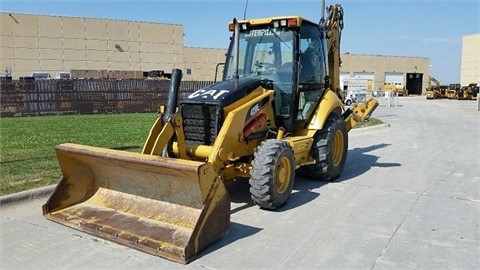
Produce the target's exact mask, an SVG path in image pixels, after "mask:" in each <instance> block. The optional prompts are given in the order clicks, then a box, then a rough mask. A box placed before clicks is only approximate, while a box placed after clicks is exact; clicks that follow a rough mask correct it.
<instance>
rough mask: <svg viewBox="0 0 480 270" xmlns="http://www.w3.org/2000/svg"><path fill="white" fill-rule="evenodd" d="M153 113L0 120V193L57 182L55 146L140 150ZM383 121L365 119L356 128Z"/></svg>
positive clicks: (153, 118) (58, 169)
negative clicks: (61, 144)
mask: <svg viewBox="0 0 480 270" xmlns="http://www.w3.org/2000/svg"><path fill="white" fill-rule="evenodd" d="M155 119H156V114H155V113H132V114H103V115H64V116H41V117H16V118H2V119H0V142H1V144H0V166H1V167H0V195H5V194H10V193H15V192H19V191H23V190H27V189H31V188H36V187H41V186H46V185H50V184H54V183H57V182H58V181H59V180H60V177H61V171H60V168H59V165H58V161H57V158H56V156H55V150H54V147H55V145H57V144H60V143H64V142H72V143H78V144H83V145H91V146H98V147H104V148H117V149H123V150H126V151H132V152H141V150H142V148H143V144H144V142H145V140H146V139H147V136H148V133H149V131H150V128H151V126H152V124H153V123H154V121H155ZM381 123H383V122H382V121H380V120H378V119H374V118H372V119H370V121H368V122H365V123H358V124H357V125H356V126H355V128H361V127H364V126H372V125H377V124H381Z"/></svg>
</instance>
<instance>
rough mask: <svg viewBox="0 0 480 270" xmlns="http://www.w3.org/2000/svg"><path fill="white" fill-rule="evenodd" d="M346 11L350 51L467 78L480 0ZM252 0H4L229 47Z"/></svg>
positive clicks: (194, 43)
mask: <svg viewBox="0 0 480 270" xmlns="http://www.w3.org/2000/svg"><path fill="white" fill-rule="evenodd" d="M326 2H327V5H328V4H333V3H339V4H341V5H342V6H343V8H344V12H345V18H344V20H345V28H344V31H343V34H342V44H341V51H342V52H350V53H351V54H369V55H378V54H380V55H395V56H414V57H428V58H430V64H431V67H430V74H431V75H432V76H434V77H435V78H437V79H438V80H440V82H441V83H442V84H449V83H459V82H460V64H461V55H462V37H463V36H465V35H471V34H477V33H480V1H478V0H436V1H435V0H416V1H415V0H403V1H398V0H337V1H333V0H332V1H329V0H327V1H326ZM246 3H247V0H203V1H202V0H197V1H195V0H176V1H174V0H159V1H154V0H143V1H142V0H139V1H133V0H36V1H34V0H30V1H27V0H0V10H1V11H3V12H15V13H27V14H42V15H59V16H75V17H88V18H106V19H119V20H134V21H149V22H159V23H172V24H181V25H183V30H184V35H185V37H184V45H185V46H188V47H204V48H226V47H227V46H228V42H229V37H230V33H229V32H228V30H227V24H228V22H230V21H231V20H232V19H233V18H234V17H235V18H243V17H244V13H245V6H246ZM320 14H321V0H276V1H275V0H248V5H247V10H246V15H247V18H254V17H265V16H276V15H300V16H303V17H305V18H308V19H310V20H312V21H318V20H319V18H320Z"/></svg>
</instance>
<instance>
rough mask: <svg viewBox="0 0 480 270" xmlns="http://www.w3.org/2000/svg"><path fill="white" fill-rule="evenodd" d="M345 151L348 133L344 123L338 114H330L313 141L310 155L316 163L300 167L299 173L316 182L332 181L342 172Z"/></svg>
mask: <svg viewBox="0 0 480 270" xmlns="http://www.w3.org/2000/svg"><path fill="white" fill-rule="evenodd" d="M347 150H348V133H347V127H346V124H345V121H344V120H343V118H342V117H341V116H340V115H339V114H336V113H332V114H331V115H330V116H329V117H328V119H327V121H326V122H325V126H324V127H323V129H322V130H319V131H317V133H316V134H315V137H314V140H313V146H312V150H311V154H310V155H311V156H312V157H313V158H314V159H315V161H316V163H315V164H313V165H306V166H303V167H301V168H300V169H299V173H301V174H302V175H305V176H306V177H309V178H312V179H316V180H324V181H334V180H335V179H337V178H338V177H339V176H340V174H341V173H342V171H343V167H344V166H345V161H346V159H347Z"/></svg>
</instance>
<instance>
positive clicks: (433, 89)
mask: <svg viewBox="0 0 480 270" xmlns="http://www.w3.org/2000/svg"><path fill="white" fill-rule="evenodd" d="M432 82H433V83H435V85H432ZM425 96H426V98H427V99H437V98H443V94H442V92H441V90H440V82H439V81H438V80H437V79H435V78H434V77H432V76H430V79H429V80H428V87H427V91H426V94H425Z"/></svg>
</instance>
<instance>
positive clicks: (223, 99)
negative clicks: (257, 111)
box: [180, 78, 272, 107]
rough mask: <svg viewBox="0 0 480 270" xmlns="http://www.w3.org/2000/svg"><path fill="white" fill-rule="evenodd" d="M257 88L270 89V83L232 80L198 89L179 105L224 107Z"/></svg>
mask: <svg viewBox="0 0 480 270" xmlns="http://www.w3.org/2000/svg"><path fill="white" fill-rule="evenodd" d="M259 86H262V87H265V88H269V89H272V86H271V81H269V80H266V79H260V78H241V79H233V80H228V81H223V82H219V83H216V84H213V85H210V86H207V87H204V88H202V89H199V90H197V91H195V92H193V93H192V94H190V95H188V96H187V97H186V98H184V99H183V100H181V101H180V104H184V103H188V104H192V103H193V104H199V103H201V104H210V105H219V106H221V107H224V106H227V105H229V104H231V103H233V102H235V101H237V100H239V99H241V98H243V97H245V96H247V95H248V94H250V93H251V92H252V91H253V90H255V89H257V88H258V87H259Z"/></svg>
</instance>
